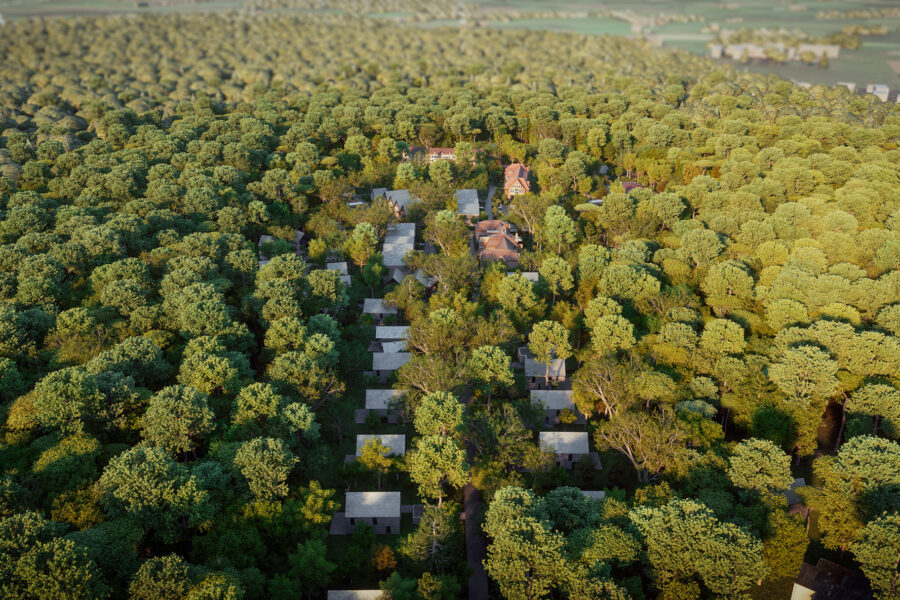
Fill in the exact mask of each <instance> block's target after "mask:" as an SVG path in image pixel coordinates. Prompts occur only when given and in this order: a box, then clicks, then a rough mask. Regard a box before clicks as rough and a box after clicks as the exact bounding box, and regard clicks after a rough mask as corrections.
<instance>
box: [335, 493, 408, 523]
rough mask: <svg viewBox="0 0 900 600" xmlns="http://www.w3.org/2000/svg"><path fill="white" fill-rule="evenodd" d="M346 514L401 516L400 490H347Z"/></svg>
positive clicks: (371, 516)
mask: <svg viewBox="0 0 900 600" xmlns="http://www.w3.org/2000/svg"><path fill="white" fill-rule="evenodd" d="M344 516H346V517H347V518H348V519H370V518H378V517H399V516H400V492H347V495H346V496H345V502H344Z"/></svg>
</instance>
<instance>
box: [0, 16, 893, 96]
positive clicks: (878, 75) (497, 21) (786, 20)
mask: <svg viewBox="0 0 900 600" xmlns="http://www.w3.org/2000/svg"><path fill="white" fill-rule="evenodd" d="M248 4H252V2H248V1H247V0H209V1H198V2H191V1H184V0H36V1H23V0H5V1H0V14H2V15H3V16H4V17H5V18H7V19H19V18H27V17H30V16H64V15H82V16H84V15H102V14H121V13H160V12H195V11H219V10H233V9H240V8H242V7H244V6H246V5H248ZM472 4H473V5H475V9H474V10H473V11H472V14H473V15H475V16H476V17H477V15H479V13H483V14H484V15H485V18H483V19H480V24H481V25H482V26H488V27H496V28H498V29H501V30H503V31H505V32H508V31H512V30H517V29H523V30H536V31H542V30H546V31H572V32H576V33H582V34H590V35H635V34H640V35H649V36H652V37H654V38H655V39H657V40H658V41H659V42H661V43H662V44H663V45H665V46H674V47H678V48H682V49H685V50H688V51H690V52H694V53H696V54H706V53H707V52H708V50H707V46H708V44H709V43H711V42H713V41H714V40H715V38H716V36H715V34H714V33H712V32H711V31H710V30H709V28H710V27H711V26H715V25H718V26H720V27H722V28H724V29H732V30H733V29H739V28H747V29H762V28H778V27H783V28H786V29H798V30H801V31H803V32H805V33H806V34H808V35H809V36H813V37H815V36H826V35H829V34H833V33H837V32H840V30H841V28H842V27H844V26H847V25H863V26H875V25H883V26H885V27H887V28H888V30H889V32H890V33H888V35H881V36H865V37H863V38H862V46H861V48H859V49H858V50H843V51H842V52H841V55H840V58H838V59H834V60H831V61H830V64H829V65H828V67H827V68H820V67H817V66H806V65H803V64H800V63H786V64H768V63H766V64H763V63H751V64H748V65H747V69H748V70H750V71H753V72H758V73H777V74H779V75H781V76H783V77H787V78H790V79H794V80H796V81H806V82H809V83H813V84H816V83H821V84H827V85H834V84H836V83H837V82H840V81H853V82H856V83H857V84H858V85H860V86H864V85H865V84H867V83H884V84H887V85H888V86H890V87H891V88H897V87H898V86H900V74H898V72H897V69H894V68H892V67H891V65H890V64H889V63H890V62H891V61H893V62H894V63H896V62H897V61H898V52H900V33H897V32H898V30H900V18H889V19H861V18H850V19H820V18H817V13H818V12H819V11H823V10H828V11H846V10H850V9H878V8H883V7H890V6H895V4H894V3H890V2H829V3H827V4H821V3H816V2H808V3H806V4H803V3H794V2H787V1H785V0H742V1H741V2H714V1H711V0H686V1H680V2H676V1H674V0H673V1H661V2H658V1H654V2H650V1H649V0H637V1H632V2H624V1H621V0H614V1H612V2H584V1H582V2H568V1H563V2H548V1H547V0H474V2H472ZM288 6H291V4H290V3H288ZM301 6H302V4H301ZM410 8H411V10H410V11H402V10H396V5H392V7H391V8H390V9H387V8H386V9H385V11H384V12H381V11H379V12H374V11H368V12H366V13H365V15H366V17H370V18H381V19H391V20H397V21H405V20H415V21H416V22H417V23H418V24H419V25H420V26H423V27H429V28H430V27H436V26H444V25H455V24H457V23H458V22H459V21H457V20H455V19H442V18H437V17H434V16H433V15H432V16H431V17H429V18H427V19H422V18H417V17H421V15H416V14H415V13H414V12H412V11H413V10H415V7H414V5H412V4H411V5H410ZM279 10H302V9H291V8H288V9H279ZM537 13H543V14H540V15H538V14H537ZM603 13H613V14H611V15H608V16H604V15H603ZM667 15H668V16H675V17H676V18H675V19H674V20H671V22H670V20H669V19H659V18H658V17H660V16H667ZM692 16H693V17H698V16H699V17H702V19H697V20H691V21H689V22H681V21H683V20H684V18H686V17H692Z"/></svg>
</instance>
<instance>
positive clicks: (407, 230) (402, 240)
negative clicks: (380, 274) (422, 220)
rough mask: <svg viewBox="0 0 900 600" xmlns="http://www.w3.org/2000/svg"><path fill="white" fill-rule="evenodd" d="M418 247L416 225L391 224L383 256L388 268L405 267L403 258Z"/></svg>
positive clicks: (382, 249)
mask: <svg viewBox="0 0 900 600" xmlns="http://www.w3.org/2000/svg"><path fill="white" fill-rule="evenodd" d="M415 246H416V224H415V223H391V224H390V225H388V228H387V233H386V234H385V236H384V244H383V245H382V248H381V254H382V256H383V259H384V266H385V267H387V268H389V269H390V268H393V267H402V266H404V265H405V263H404V262H403V257H404V256H406V253H407V252H409V251H410V250H413V249H414V248H415Z"/></svg>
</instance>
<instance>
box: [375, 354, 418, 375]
mask: <svg viewBox="0 0 900 600" xmlns="http://www.w3.org/2000/svg"><path fill="white" fill-rule="evenodd" d="M409 357H410V354H409V352H373V353H372V370H373V371H396V370H397V369H399V368H400V367H402V366H403V365H405V364H406V363H408V362H409Z"/></svg>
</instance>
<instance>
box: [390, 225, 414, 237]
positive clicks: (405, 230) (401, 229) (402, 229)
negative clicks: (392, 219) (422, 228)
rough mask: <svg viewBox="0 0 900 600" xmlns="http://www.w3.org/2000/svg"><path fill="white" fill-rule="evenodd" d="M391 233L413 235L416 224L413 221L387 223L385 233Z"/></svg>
mask: <svg viewBox="0 0 900 600" xmlns="http://www.w3.org/2000/svg"><path fill="white" fill-rule="evenodd" d="M392 233H395V234H401V235H415V233H416V224H415V223H388V226H387V235H391V234H392Z"/></svg>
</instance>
